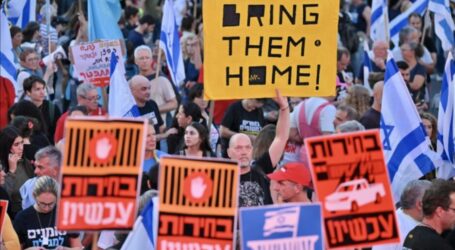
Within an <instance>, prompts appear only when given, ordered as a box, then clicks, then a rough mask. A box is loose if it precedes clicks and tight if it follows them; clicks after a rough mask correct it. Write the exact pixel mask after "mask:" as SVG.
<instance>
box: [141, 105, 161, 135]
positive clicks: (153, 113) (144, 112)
mask: <svg viewBox="0 0 455 250" xmlns="http://www.w3.org/2000/svg"><path fill="white" fill-rule="evenodd" d="M138 109H139V113H140V114H141V117H143V118H146V119H147V120H149V119H152V120H153V127H154V128H155V132H156V133H157V134H159V133H160V127H161V125H163V124H164V122H163V119H162V118H161V115H160V110H159V109H158V105H157V104H156V102H155V101H154V100H148V101H147V102H146V103H145V105H144V107H138Z"/></svg>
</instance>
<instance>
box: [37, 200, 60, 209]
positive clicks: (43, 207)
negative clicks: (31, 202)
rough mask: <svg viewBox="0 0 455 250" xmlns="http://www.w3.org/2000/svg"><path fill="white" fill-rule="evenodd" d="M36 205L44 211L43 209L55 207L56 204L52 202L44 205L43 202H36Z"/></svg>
mask: <svg viewBox="0 0 455 250" xmlns="http://www.w3.org/2000/svg"><path fill="white" fill-rule="evenodd" d="M36 204H37V205H38V207H40V208H42V209H45V208H53V207H54V206H55V204H56V202H55V201H54V202H51V203H44V202H40V201H36Z"/></svg>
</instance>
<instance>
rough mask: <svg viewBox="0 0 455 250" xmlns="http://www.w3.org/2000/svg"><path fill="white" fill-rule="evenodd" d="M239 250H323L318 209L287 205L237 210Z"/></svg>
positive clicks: (317, 207) (293, 204)
mask: <svg viewBox="0 0 455 250" xmlns="http://www.w3.org/2000/svg"><path fill="white" fill-rule="evenodd" d="M240 229H241V230H240V232H241V236H240V239H241V241H242V244H241V245H242V249H243V250H261V249H307V250H323V249H324V237H323V234H322V213H321V205H320V204H318V203H313V204H308V203H306V204H305V203H288V204H280V205H272V206H261V207H249V208H240Z"/></svg>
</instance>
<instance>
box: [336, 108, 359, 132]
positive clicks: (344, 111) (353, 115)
mask: <svg viewBox="0 0 455 250" xmlns="http://www.w3.org/2000/svg"><path fill="white" fill-rule="evenodd" d="M358 117H359V114H358V112H357V110H356V109H354V108H353V107H352V106H349V105H339V106H338V107H337V112H336V114H335V120H333V125H335V128H336V127H338V125H340V124H341V123H344V122H346V121H352V120H357V119H358Z"/></svg>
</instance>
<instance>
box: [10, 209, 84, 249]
mask: <svg viewBox="0 0 455 250" xmlns="http://www.w3.org/2000/svg"><path fill="white" fill-rule="evenodd" d="M55 215H56V208H54V210H53V211H52V212H50V213H47V214H43V213H38V212H37V211H36V210H35V208H34V206H30V207H29V208H27V209H25V210H22V211H21V212H19V213H18V214H17V215H16V218H15V219H14V223H13V225H14V230H16V233H17V235H18V236H19V241H20V242H21V244H22V245H23V246H24V248H28V247H33V246H43V241H44V242H45V241H46V240H45V239H47V242H48V244H47V246H45V247H46V248H48V249H54V248H56V247H58V246H65V247H69V246H70V241H69V239H70V238H77V237H79V234H77V233H76V234H75V233H67V232H66V231H58V230H57V228H56V227H55ZM38 218H39V219H38Z"/></svg>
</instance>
